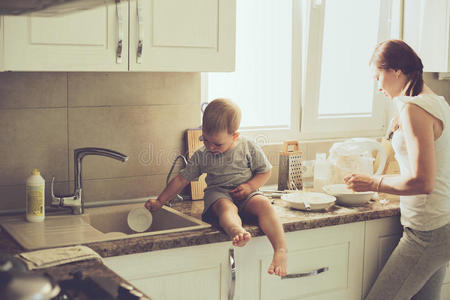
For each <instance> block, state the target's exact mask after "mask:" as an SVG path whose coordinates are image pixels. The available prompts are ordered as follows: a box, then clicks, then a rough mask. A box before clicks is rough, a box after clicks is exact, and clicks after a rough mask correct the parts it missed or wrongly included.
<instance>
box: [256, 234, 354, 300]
mask: <svg viewBox="0 0 450 300" xmlns="http://www.w3.org/2000/svg"><path fill="white" fill-rule="evenodd" d="M349 249H350V245H349V242H347V241H346V242H342V243H337V244H333V245H327V246H323V247H317V248H311V249H301V250H294V251H292V252H289V253H288V274H290V275H293V274H301V275H299V276H301V277H294V278H288V279H281V278H279V277H275V276H273V275H269V274H267V272H265V271H263V272H261V278H260V282H261V299H279V297H280V291H283V292H282V294H283V297H282V298H283V299H299V298H300V297H301V296H313V295H316V294H321V293H327V292H330V291H338V290H346V289H347V288H348V273H349V272H348V271H349V269H348V267H349V255H350V254H349ZM271 261H272V256H271V255H270V256H265V257H263V258H262V259H261V261H260V263H261V265H260V268H261V269H262V270H265V269H266V268H267V266H269V265H270V263H271ZM316 270H321V271H322V272H320V271H319V272H316V273H315V272H314V271H316Z"/></svg>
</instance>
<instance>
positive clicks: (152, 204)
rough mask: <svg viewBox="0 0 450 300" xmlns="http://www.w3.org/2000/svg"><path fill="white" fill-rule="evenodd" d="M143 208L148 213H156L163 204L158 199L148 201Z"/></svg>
mask: <svg viewBox="0 0 450 300" xmlns="http://www.w3.org/2000/svg"><path fill="white" fill-rule="evenodd" d="M144 206H145V208H146V209H148V210H149V211H156V210H158V209H160V208H161V207H162V206H163V204H162V203H161V202H160V201H159V200H158V199H148V200H147V202H145V204H144Z"/></svg>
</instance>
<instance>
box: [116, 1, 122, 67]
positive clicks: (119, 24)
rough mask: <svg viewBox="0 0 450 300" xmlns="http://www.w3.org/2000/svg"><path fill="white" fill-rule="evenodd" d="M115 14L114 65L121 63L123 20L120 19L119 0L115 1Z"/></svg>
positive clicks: (120, 8)
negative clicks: (116, 34)
mask: <svg viewBox="0 0 450 300" xmlns="http://www.w3.org/2000/svg"><path fill="white" fill-rule="evenodd" d="M116 12H117V27H118V28H117V32H118V41H117V49H116V63H117V64H121V63H122V44H123V18H122V7H121V5H120V0H116Z"/></svg>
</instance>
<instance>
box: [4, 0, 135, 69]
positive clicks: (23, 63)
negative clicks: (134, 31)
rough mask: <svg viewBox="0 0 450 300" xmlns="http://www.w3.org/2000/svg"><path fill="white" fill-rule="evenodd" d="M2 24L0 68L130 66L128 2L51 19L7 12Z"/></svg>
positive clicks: (108, 67) (117, 67)
mask: <svg viewBox="0 0 450 300" xmlns="http://www.w3.org/2000/svg"><path fill="white" fill-rule="evenodd" d="M118 11H119V12H120V14H119V15H120V16H121V18H122V22H123V23H122V26H119V25H118V17H117V16H118ZM3 25H4V26H3V27H4V28H3V31H2V33H3V35H4V36H3V39H4V45H3V48H2V50H0V53H1V54H2V60H3V69H2V70H5V71H127V70H128V2H122V3H120V4H119V5H117V6H116V5H105V6H101V7H98V8H95V9H92V10H87V11H81V12H77V13H73V14H68V15H62V16H54V17H38V16H33V15H26V16H5V17H3ZM120 32H121V33H120ZM120 36H122V61H120V60H116V56H117V55H116V52H117V48H118V43H119V38H120ZM1 51H2V52H1Z"/></svg>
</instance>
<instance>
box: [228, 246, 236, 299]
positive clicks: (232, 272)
mask: <svg viewBox="0 0 450 300" xmlns="http://www.w3.org/2000/svg"><path fill="white" fill-rule="evenodd" d="M228 255H229V259H230V275H231V286H230V289H229V290H228V300H233V299H234V290H235V288H236V260H235V259H234V249H233V248H230V249H229V251H228Z"/></svg>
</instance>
